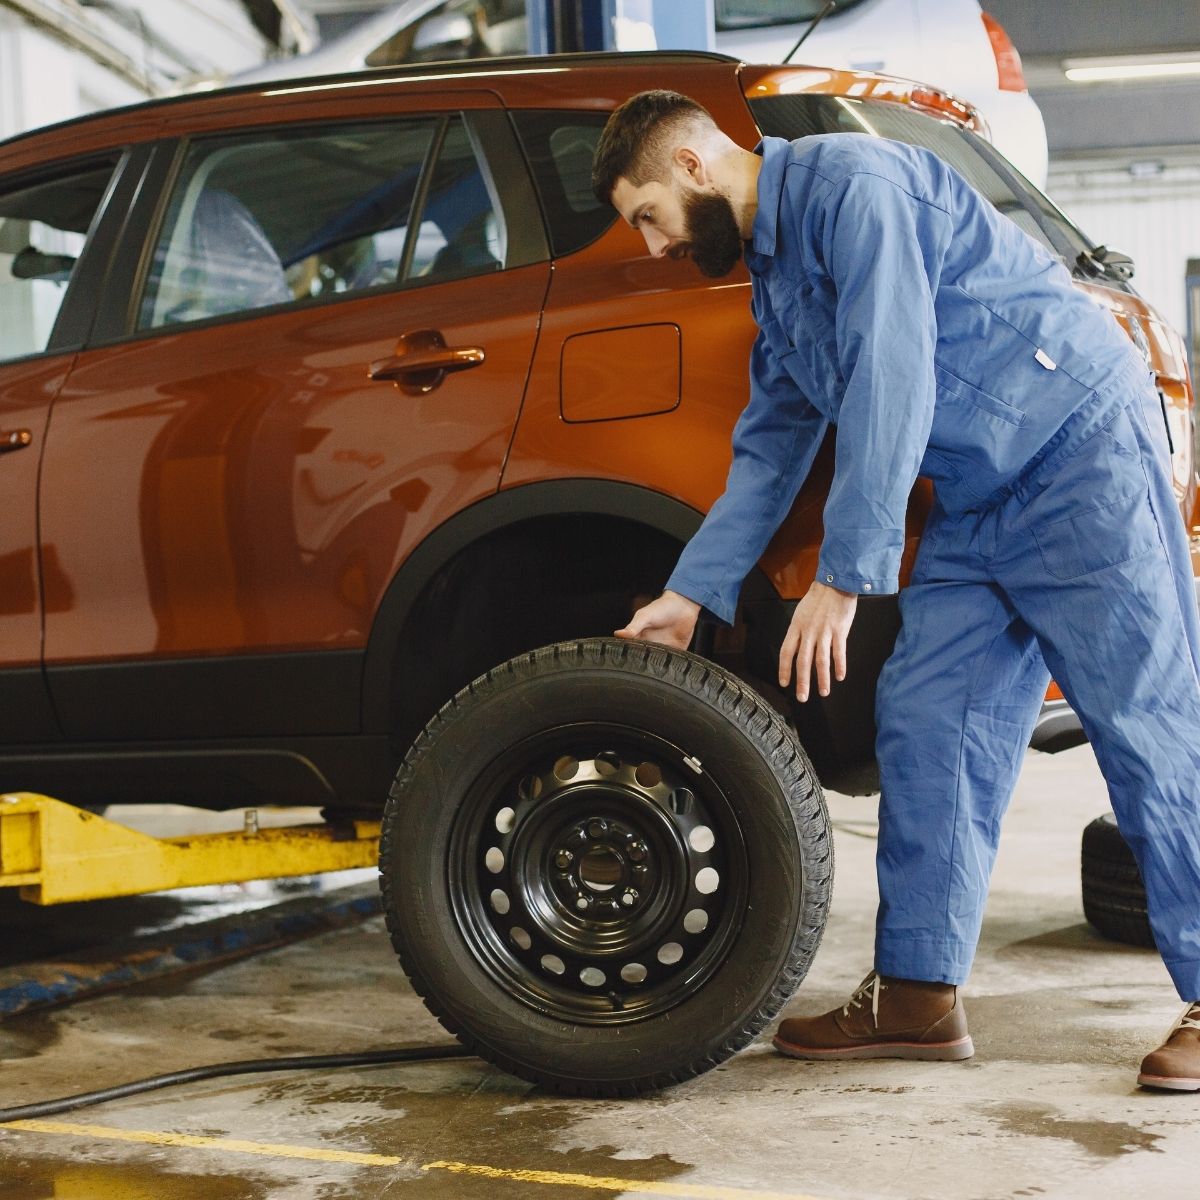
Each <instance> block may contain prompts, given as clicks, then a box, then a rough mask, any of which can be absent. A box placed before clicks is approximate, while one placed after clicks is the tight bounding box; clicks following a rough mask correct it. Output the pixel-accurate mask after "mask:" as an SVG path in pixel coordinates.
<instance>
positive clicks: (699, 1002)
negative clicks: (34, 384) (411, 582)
mask: <svg viewBox="0 0 1200 1200" xmlns="http://www.w3.org/2000/svg"><path fill="white" fill-rule="evenodd" d="M744 695H745V694H744V693H743V692H741V690H740V688H737V687H727V688H725V689H723V690H722V692H721V693H720V694H719V695H718V696H717V698H716V702H715V703H714V702H713V700H712V699H702V698H701V697H700V696H699V695H697V694H696V693H694V692H692V691H690V690H688V689H687V688H686V687H681V686H679V685H678V684H677V683H675V682H672V681H671V680H669V679H667V678H664V677H662V676H661V675H660V676H655V675H648V674H645V673H642V674H633V673H632V672H631V671H630V670H629V669H628V666H622V667H620V668H614V667H605V666H595V665H590V666H589V665H582V664H579V663H568V664H563V665H562V666H560V667H558V668H557V669H549V670H547V669H545V668H544V667H543V669H542V670H541V671H539V672H537V673H534V674H529V675H527V676H526V677H524V678H512V679H509V680H502V681H498V680H497V677H496V676H495V675H493V676H492V677H489V680H488V686H485V687H483V688H480V689H478V690H477V691H476V692H475V694H474V695H472V696H471V697H469V699H468V700H467V702H466V703H464V704H462V705H461V706H460V709H459V711H458V713H457V714H456V715H455V719H454V721H453V724H452V725H447V726H444V727H443V728H442V730H441V731H440V732H439V736H437V737H434V738H432V739H430V742H429V743H428V744H427V745H426V746H425V747H424V748H423V751H424V752H423V753H421V754H420V755H419V756H418V757H417V758H416V761H414V762H413V763H412V764H411V770H410V771H408V772H407V773H406V772H404V771H402V773H401V774H402V787H400V788H398V790H397V792H396V793H395V795H394V803H393V804H389V814H390V819H392V820H393V821H395V822H396V823H397V824H396V827H395V831H394V838H393V846H394V850H393V853H392V854H391V855H389V859H388V861H387V862H386V864H385V863H381V870H383V871H384V875H385V879H384V886H385V891H386V892H387V893H388V897H389V901H390V904H391V910H392V911H393V912H394V913H395V916H396V928H395V929H394V930H393V934H394V936H395V938H396V940H397V948H398V949H399V950H400V953H401V958H402V960H403V961H404V962H405V965H406V966H407V967H409V970H410V974H415V975H419V976H421V982H422V983H423V984H424V985H425V987H426V988H427V989H428V992H429V997H428V998H429V999H430V1000H431V1001H432V1002H433V1005H434V1007H435V1009H436V1010H438V1011H440V1012H441V1013H442V1014H444V1016H445V1018H447V1019H448V1023H449V1024H451V1025H452V1026H454V1027H457V1028H458V1029H459V1030H462V1031H467V1032H468V1033H469V1035H472V1036H473V1037H474V1038H477V1039H479V1040H481V1041H483V1042H484V1043H486V1044H487V1046H488V1047H490V1048H491V1049H493V1050H494V1051H496V1052H497V1053H498V1054H499V1055H500V1056H502V1057H503V1058H505V1059H507V1060H510V1061H511V1063H512V1064H513V1065H514V1066H516V1067H517V1068H518V1069H519V1068H521V1067H524V1068H526V1070H524V1071H521V1072H520V1073H522V1074H528V1073H536V1074H545V1073H547V1072H550V1073H552V1074H555V1075H556V1076H558V1077H560V1078H564V1079H571V1078H579V1079H581V1080H584V1081H586V1080H596V1081H603V1080H614V1081H618V1080H627V1079H629V1078H630V1077H631V1076H637V1077H653V1076H656V1075H660V1074H664V1073H668V1074H669V1073H671V1072H673V1071H675V1070H677V1069H678V1068H679V1066H680V1064H681V1062H682V1061H686V1060H691V1059H695V1058H698V1057H703V1056H705V1055H710V1054H713V1053H716V1052H719V1051H720V1050H721V1048H722V1047H723V1046H724V1045H725V1044H726V1043H727V1042H729V1041H730V1039H732V1038H735V1037H737V1035H738V1034H739V1032H740V1031H742V1030H743V1029H744V1028H745V1026H746V1023H747V1021H748V1020H750V1019H751V1018H752V1017H753V1015H754V1014H755V1013H756V1011H758V1010H759V1009H760V1008H761V1007H762V1005H763V1004H764V1001H766V1000H767V998H768V997H769V996H770V994H771V992H772V990H773V989H775V988H776V987H777V986H778V981H779V977H780V975H781V972H782V971H783V970H784V967H785V964H786V963H787V962H788V960H789V958H790V957H793V956H794V953H795V942H796V940H797V938H798V937H799V936H800V934H801V933H802V932H803V929H804V926H805V920H804V918H805V917H806V915H807V916H809V918H810V920H811V917H812V911H811V910H813V909H814V907H819V908H820V909H821V911H822V913H823V899H824V898H823V897H818V896H814V895H812V894H811V893H812V891H813V888H812V887H811V886H809V884H810V880H809V878H808V875H809V873H808V872H806V871H804V870H803V868H802V860H803V857H804V854H803V850H804V847H803V845H802V841H803V838H802V830H801V828H800V827H799V823H798V819H797V811H796V808H797V806H798V805H800V804H803V803H813V802H814V799H815V803H816V804H817V805H818V807H819V805H820V801H819V798H814V797H813V796H812V795H811V792H812V785H811V781H810V780H809V779H807V778H806V777H805V776H806V772H804V770H803V768H801V769H800V770H799V771H795V772H794V773H793V774H794V778H792V779H790V780H789V779H787V778H785V779H784V780H783V781H782V784H781V780H780V779H779V778H778V777H777V768H775V769H773V767H772V764H771V762H770V761H768V758H767V757H766V756H765V754H764V751H763V749H762V748H760V746H759V745H758V744H757V741H756V740H755V738H754V736H753V731H748V730H747V729H746V728H745V727H744V725H743V724H742V722H741V721H740V720H739V713H740V710H741V709H744V708H745V707H746V706H745V703H744ZM722 699H724V700H725V701H726V703H724V704H722V703H721V700H722ZM596 721H610V722H612V723H613V724H618V725H624V726H628V727H630V728H632V729H635V730H636V729H645V730H647V731H652V732H653V733H654V734H655V735H656V736H657V737H659V738H662V739H664V740H666V741H668V742H671V743H673V744H674V745H676V746H678V747H680V748H681V750H682V751H683V752H684V753H685V754H692V755H695V756H697V757H698V758H699V759H700V761H701V764H702V769H703V770H706V771H707V770H709V769H710V766H709V762H706V761H705V760H706V759H708V760H709V761H711V763H712V767H711V769H712V771H713V777H714V780H715V781H716V782H717V784H718V785H719V786H720V787H721V789H722V791H723V792H724V793H725V796H726V797H727V799H728V800H729V803H730V806H731V808H732V810H733V812H734V815H735V817H736V819H737V821H738V822H739V824H740V826H741V834H742V838H743V841H744V845H745V850H746V858H747V862H748V867H749V880H748V898H747V905H746V911H745V913H744V915H743V917H742V923H741V928H740V930H739V931H738V932H737V935H736V938H735V940H734V942H733V944H732V945H731V947H730V949H729V951H728V954H727V957H726V958H725V960H724V961H723V962H722V963H721V964H720V965H719V966H718V967H717V969H716V971H715V972H714V974H713V975H712V976H711V977H709V978H708V979H707V981H706V982H705V983H704V984H703V986H701V987H699V988H698V989H697V991H696V992H695V993H694V994H693V995H691V996H689V997H687V998H685V999H684V1000H683V1001H681V1003H680V1004H678V1005H677V1006H676V1007H674V1008H672V1009H671V1010H669V1011H668V1012H666V1013H664V1014H660V1015H659V1016H651V1017H647V1018H645V1019H642V1020H635V1021H631V1022H628V1023H623V1024H620V1025H612V1026H608V1025H591V1024H575V1023H571V1022H566V1021H563V1020H560V1019H557V1018H555V1017H552V1016H549V1015H547V1014H544V1013H539V1012H537V1011H536V1010H535V1009H534V1008H532V1007H530V1006H529V1005H528V1004H526V1003H523V1002H522V1001H520V1000H518V999H516V998H514V997H512V996H511V995H508V994H506V993H505V992H504V991H503V989H502V987H501V986H500V985H498V984H497V983H496V982H495V981H494V980H493V979H492V978H491V977H490V976H489V975H488V974H487V972H486V971H485V970H484V968H483V967H482V966H481V965H480V963H479V962H478V961H477V959H476V957H475V955H474V954H473V953H472V952H471V950H470V948H469V946H468V944H467V942H466V940H465V939H464V938H463V937H462V936H461V933H460V931H459V925H458V919H457V917H456V915H455V912H454V906H453V904H452V901H451V897H450V894H449V886H448V882H447V870H446V861H447V853H448V849H449V847H450V844H451V835H452V830H453V827H454V823H455V820H456V817H457V808H456V805H455V803H454V802H453V798H455V797H461V796H462V795H464V794H465V793H466V792H467V790H468V789H469V788H470V787H471V785H472V784H474V783H475V781H476V780H477V779H478V778H479V777H480V775H481V774H483V773H485V772H486V771H487V770H488V768H489V766H490V765H491V764H492V763H493V762H494V761H495V759H496V758H497V757H498V755H499V754H500V753H501V752H502V751H503V750H504V749H505V748H506V747H507V746H510V745H512V744H514V743H515V742H517V741H520V740H522V739H524V738H527V737H530V736H533V735H535V734H538V733H541V732H543V731H544V730H546V729H547V728H548V727H552V726H569V725H572V724H576V723H580V722H596ZM765 723H766V722H764V724H765ZM758 732H759V738H760V739H761V734H762V732H763V730H762V729H760V730H759V731H758ZM801 761H802V760H801ZM789 785H790V786H789ZM789 791H790V792H791V794H789ZM821 815H822V817H823V811H822V814H821ZM817 924H818V930H817V933H818V937H819V924H820V922H819V921H818V923H817ZM814 949H815V946H814ZM805 965H806V964H805Z"/></svg>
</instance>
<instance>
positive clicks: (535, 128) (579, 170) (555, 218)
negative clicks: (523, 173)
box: [512, 109, 617, 258]
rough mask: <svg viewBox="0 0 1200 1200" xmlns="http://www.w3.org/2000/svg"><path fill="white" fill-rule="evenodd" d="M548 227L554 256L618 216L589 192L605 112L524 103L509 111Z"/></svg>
mask: <svg viewBox="0 0 1200 1200" xmlns="http://www.w3.org/2000/svg"><path fill="white" fill-rule="evenodd" d="M512 117H513V123H514V124H515V125H516V127H517V133H518V135H519V136H520V138H521V145H522V146H523V147H524V150H525V154H526V157H527V158H528V159H529V165H530V166H531V167H532V168H533V174H534V181H535V183H536V184H537V189H538V195H539V197H540V198H541V201H542V209H543V211H544V212H545V215H546V224H547V225H548V226H549V229H550V244H551V247H552V248H553V250H554V254H555V257H556V258H561V257H562V256H563V255H565V254H571V253H573V252H574V251H576V250H580V249H582V248H583V247H584V246H586V245H587V244H588V243H589V242H594V241H595V240H596V238H598V237H599V236H600V235H601V234H602V233H603V232H604V231H605V230H606V229H607V228H608V227H609V226H610V225H611V224H612V223H613V222H614V221H615V220H616V219H617V214H616V211H615V210H614V209H613V207H612V205H611V204H601V203H600V201H598V200H597V199H596V197H595V196H594V195H593V194H592V157H593V155H594V153H595V150H596V143H597V142H598V141H599V140H600V133H601V131H602V130H603V129H604V125H605V122H606V121H607V120H608V113H604V112H572V111H569V110H562V111H553V110H542V109H522V110H518V111H514V112H513V114H512Z"/></svg>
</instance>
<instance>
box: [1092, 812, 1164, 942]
mask: <svg viewBox="0 0 1200 1200" xmlns="http://www.w3.org/2000/svg"><path fill="white" fill-rule="evenodd" d="M1081 857H1082V876H1083V915H1084V916H1085V917H1087V919H1088V921H1089V922H1090V924H1091V925H1092V926H1093V927H1094V928H1095V929H1096V931H1097V933H1102V934H1103V935H1104V936H1105V937H1106V938H1112V939H1113V941H1117V942H1124V943H1125V944H1126V945H1128V946H1149V947H1150V948H1151V949H1153V948H1154V945H1155V943H1154V934H1153V933H1152V932H1151V931H1150V918H1149V917H1148V916H1147V915H1146V887H1145V885H1144V884H1143V883H1142V875H1141V872H1140V871H1139V870H1138V865H1137V863H1136V862H1135V861H1134V857H1133V851H1132V850H1130V849H1129V846H1128V844H1127V843H1126V841H1125V839H1124V838H1123V837H1122V836H1121V831H1120V830H1119V829H1118V828H1117V818H1116V817H1115V816H1114V815H1113V814H1112V813H1105V814H1104V816H1102V817H1097V818H1096V819H1095V820H1094V821H1092V822H1091V824H1090V825H1088V826H1087V827H1086V828H1085V829H1084V831H1083V848H1082V855H1081Z"/></svg>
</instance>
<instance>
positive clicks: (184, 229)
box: [139, 117, 505, 328]
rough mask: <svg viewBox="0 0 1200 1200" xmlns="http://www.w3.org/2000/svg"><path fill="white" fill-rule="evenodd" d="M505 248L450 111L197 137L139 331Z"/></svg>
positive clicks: (415, 276)
mask: <svg viewBox="0 0 1200 1200" xmlns="http://www.w3.org/2000/svg"><path fill="white" fill-rule="evenodd" d="M431 156H436V163H435V166H434V167H433V170H432V174H431V175H430V176H429V186H428V188H426V189H424V192H423V190H422V187H421V181H422V179H423V177H424V176H425V174H426V164H427V163H428V162H429V161H430V158H431ZM417 204H421V206H422V208H421V215H420V218H419V219H418V220H415V221H414V220H413V219H412V216H413V210H414V206H415V205H417ZM504 240H505V239H504V229H503V222H502V220H501V218H500V217H499V216H498V214H497V211H496V208H495V206H494V204H493V198H492V193H491V185H490V183H489V182H488V181H487V180H486V179H485V177H484V175H483V173H482V171H481V169H480V166H479V162H478V160H477V158H476V155H475V153H474V148H473V146H472V142H471V138H470V136H469V135H468V133H467V130H466V127H465V125H464V124H463V121H462V119H461V118H459V117H454V118H451V119H449V120H443V119H440V118H428V119H421V120H411V121H403V122H395V123H390V124H371V125H359V126H345V127H343V128H340V129H333V130H326V131H325V132H322V133H320V134H316V133H311V132H307V131H284V132H270V133H265V134H264V133H255V134H249V135H240V136H237V137H229V138H216V139H212V140H205V141H202V142H197V143H195V144H193V145H192V146H191V147H190V148H189V150H188V152H187V156H186V159H185V161H184V164H183V169H182V171H181V173H180V176H179V180H178V182H177V184H176V186H175V189H174V193H173V195H172V198H171V202H170V207H169V210H168V214H167V218H166V221H165V223H164V226H163V229H162V232H161V234H160V236H159V240H158V244H157V247H156V249H155V253H154V257H153V262H152V267H151V272H150V277H149V279H148V280H147V285H146V291H145V295H144V298H143V301H142V306H141V316H140V320H139V325H140V327H141V328H152V327H157V326H162V325H171V324H177V323H180V322H185V321H198V320H203V319H205V318H208V317H216V316H221V315H224V314H229V313H236V312H244V311H247V310H250V309H256V308H263V307H267V306H270V305H276V304H286V303H290V302H298V301H305V300H309V301H311V300H319V299H328V298H331V297H335V296H338V295H343V294H346V293H351V292H361V291H366V290H368V289H371V288H380V287H394V286H396V285H397V284H412V283H418V282H432V281H435V280H441V279H450V278H456V277H459V276H462V275H471V274H478V273H480V272H483V271H494V270H497V269H498V268H499V267H500V265H501V263H502V261H503V255H504Z"/></svg>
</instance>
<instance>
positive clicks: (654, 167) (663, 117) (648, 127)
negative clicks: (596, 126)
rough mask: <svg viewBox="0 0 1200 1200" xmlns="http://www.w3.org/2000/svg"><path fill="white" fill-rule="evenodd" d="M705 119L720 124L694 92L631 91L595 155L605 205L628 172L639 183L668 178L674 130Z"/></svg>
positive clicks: (595, 185)
mask: <svg viewBox="0 0 1200 1200" xmlns="http://www.w3.org/2000/svg"><path fill="white" fill-rule="evenodd" d="M695 121H701V122H704V123H706V124H709V125H713V126H714V127H715V125H716V122H715V121H713V119H712V116H711V115H710V113H709V111H708V109H706V108H705V107H704V106H703V105H702V104H697V103H696V101H695V100H693V99H692V98H691V97H690V96H684V95H681V94H680V93H679V92H668V91H666V90H664V89H661V88H660V89H656V90H654V91H650V92H638V94H637V95H636V96H630V98H629V99H628V100H626V101H625V103H624V104H622V105H621V106H620V108H618V109H616V110H615V111H614V112H613V114H612V116H611V117H609V118H608V124H606V125H605V126H604V132H603V133H601V135H600V141H599V142H598V143H597V144H596V153H595V155H594V156H593V157H592V191H593V192H595V194H596V199H597V200H599V201H600V203H601V204H611V203H612V193H613V188H615V187H616V186H617V180H618V179H620V178H621V177H622V176H624V177H625V178H626V179H628V180H629V182H630V183H632V184H633V185H634V187H642V186H643V185H644V184H646V183H649V182H650V181H651V180H655V181H657V182H659V183H666V181H667V178H668V175H667V170H668V159H669V154H670V151H671V149H672V148H673V147H672V146H671V144H670V142H671V135H672V134H675V133H678V131H679V129H680V127H681V126H683V125H685V124H688V123H691V122H695Z"/></svg>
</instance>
